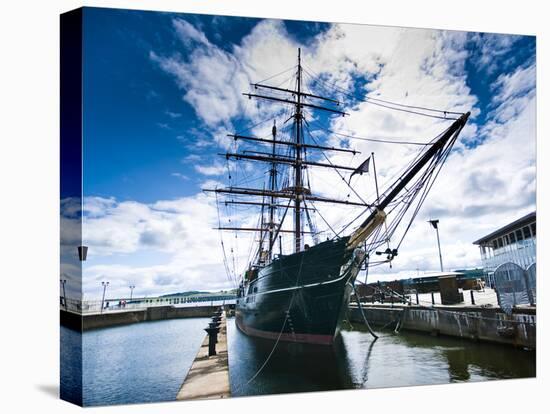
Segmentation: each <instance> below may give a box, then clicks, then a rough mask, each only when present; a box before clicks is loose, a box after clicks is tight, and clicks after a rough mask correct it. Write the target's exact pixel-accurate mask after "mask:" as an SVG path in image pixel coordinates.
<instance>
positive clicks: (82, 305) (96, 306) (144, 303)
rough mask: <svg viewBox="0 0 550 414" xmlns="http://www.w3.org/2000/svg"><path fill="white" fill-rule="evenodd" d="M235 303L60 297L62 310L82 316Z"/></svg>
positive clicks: (225, 300)
mask: <svg viewBox="0 0 550 414" xmlns="http://www.w3.org/2000/svg"><path fill="white" fill-rule="evenodd" d="M234 303H235V298H234V297H233V296H227V297H222V296H213V297H211V296H203V297H192V298H185V297H183V298H140V299H134V300H132V301H130V300H128V299H109V300H107V299H106V300H105V301H104V302H103V309H102V301H100V300H84V301H82V300H78V299H71V298H67V299H66V300H65V298H63V296H61V297H60V308H61V309H64V310H68V311H71V312H77V313H81V314H88V313H106V312H125V311H131V310H145V309H147V308H152V307H159V306H175V307H196V306H223V305H230V304H234Z"/></svg>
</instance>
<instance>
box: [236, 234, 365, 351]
mask: <svg viewBox="0 0 550 414" xmlns="http://www.w3.org/2000/svg"><path fill="white" fill-rule="evenodd" d="M348 240H349V238H348V237H344V238H342V239H338V240H331V241H326V242H323V243H320V244H318V245H316V246H314V247H311V248H310V249H308V250H305V251H302V252H300V253H295V254H292V255H288V256H280V257H278V258H276V259H275V260H273V262H272V263H271V264H269V265H267V266H265V267H263V268H261V269H260V270H259V271H258V272H257V274H256V275H255V276H253V277H251V280H249V281H248V283H247V284H246V285H245V286H244V289H243V290H244V291H241V292H240V293H239V297H238V299H237V306H236V314H235V316H236V323H237V326H238V327H239V329H240V330H241V331H242V332H244V333H245V334H247V335H250V336H256V337H261V338H268V339H274V340H282V341H292V342H303V343H315V344H324V345H330V344H332V343H333V341H334V338H335V337H336V335H337V334H338V332H339V330H340V324H341V322H342V320H343V318H344V316H345V313H346V311H347V308H348V304H349V298H350V295H351V292H352V290H353V288H352V284H353V282H354V281H355V278H356V276H357V274H358V272H359V269H360V267H361V263H362V261H363V258H364V253H363V252H362V251H361V250H359V249H355V250H353V251H352V250H349V249H347V247H346V245H347V241H348Z"/></svg>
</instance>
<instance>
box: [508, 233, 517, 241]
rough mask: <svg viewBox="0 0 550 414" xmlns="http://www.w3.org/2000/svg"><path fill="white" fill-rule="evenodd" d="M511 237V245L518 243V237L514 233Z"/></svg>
mask: <svg viewBox="0 0 550 414" xmlns="http://www.w3.org/2000/svg"><path fill="white" fill-rule="evenodd" d="M509 237H510V242H511V243H515V242H516V235H515V234H514V233H510V234H509Z"/></svg>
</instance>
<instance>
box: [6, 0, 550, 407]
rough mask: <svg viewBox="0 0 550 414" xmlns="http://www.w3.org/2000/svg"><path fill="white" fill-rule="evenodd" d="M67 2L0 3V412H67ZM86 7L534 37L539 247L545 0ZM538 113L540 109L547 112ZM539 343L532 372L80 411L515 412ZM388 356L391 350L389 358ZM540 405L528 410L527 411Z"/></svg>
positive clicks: (530, 393)
mask: <svg viewBox="0 0 550 414" xmlns="http://www.w3.org/2000/svg"><path fill="white" fill-rule="evenodd" d="M81 5H82V3H81V2H78V1H69V0H57V1H53V2H52V1H36V2H31V1H11V2H4V3H3V5H2V10H1V13H0V19H1V22H0V23H1V24H0V30H1V33H0V41H1V44H2V48H0V53H1V57H2V63H1V64H0V70H1V71H2V72H1V73H2V74H1V77H0V79H1V82H2V88H1V89H0V91H1V99H0V105H2V107H1V108H0V109H1V110H0V114H1V115H0V116H1V118H0V119H1V122H0V125H1V128H2V131H1V134H0V169H1V170H0V184H1V185H0V194H1V196H2V202H1V204H0V237H1V239H0V240H1V244H0V252H1V253H0V258H1V260H0V263H1V267H0V269H1V271H0V275H1V276H2V287H3V289H2V293H1V294H2V300H1V301H0V303H1V304H2V308H1V314H2V325H1V332H2V338H1V340H0V344H1V347H2V349H1V352H0V358H1V359H2V360H1V363H0V376H1V379H2V385H1V388H0V389H1V390H2V397H1V398H0V407H1V411H2V412H33V411H36V412H40V413H66V412H76V411H77V410H79V409H78V408H76V407H74V406H71V405H70V404H68V403H65V402H62V401H59V400H58V399H57V397H55V396H54V394H55V392H56V391H55V390H56V385H57V383H58V375H59V369H58V364H59V362H58V356H57V354H58V328H57V321H58V314H57V312H58V303H57V295H58V279H59V277H58V273H59V270H58V257H59V248H58V225H59V222H58V218H57V213H58V204H59V203H58V192H59V186H58V162H59V152H58V142H59V138H58V126H59V121H58V107H59V99H58V96H59V92H58V90H59V82H58V78H59V75H58V73H59V64H58V53H59V52H58V44H59V43H58V40H59V33H58V28H59V24H58V21H59V17H58V15H59V13H61V12H63V11H67V10H70V9H73V8H76V7H79V6H81ZM85 5H88V6H108V7H119V8H134V9H147V10H165V11H180V12H195V13H196V12H201V13H210V14H226V15H243V16H261V17H278V18H292V19H305V20H317V21H338V22H349V23H368V24H385V25H393V26H399V25H404V26H412V27H431V28H443V29H458V30H475V31H492V32H505V33H522V34H536V35H537V73H538V80H537V91H538V108H537V109H538V115H539V116H538V137H539V139H538V166H537V168H538V169H537V173H538V175H537V177H538V183H537V184H538V185H537V187H538V188H537V194H538V206H537V207H538V208H537V209H538V211H539V214H538V224H539V231H538V247H539V253H540V252H544V251H545V248H546V247H547V243H546V234H548V225H547V221H548V219H547V214H548V213H547V211H548V210H547V209H546V206H547V202H546V201H547V197H546V194H545V193H546V192H545V191H543V189H544V188H545V187H546V188H548V184H547V179H546V178H545V174H546V175H547V173H548V164H549V163H548V162H546V161H545V159H546V157H547V156H548V144H546V141H547V140H548V139H549V137H550V134H549V133H548V132H549V131H548V121H547V120H546V119H545V117H544V116H542V114H546V115H548V113H549V112H550V111H549V109H550V108H549V106H548V90H549V88H548V78H549V76H550V75H549V74H550V67H549V65H548V54H549V53H548V52H549V51H548V47H547V45H548V39H549V36H550V35H549V29H548V22H547V16H548V13H547V12H546V10H545V8H544V6H543V5H544V2H542V1H532V0H522V1H521V2H518V1H514V2H507V1H504V0H500V1H487V0H485V1H480V0H463V1H456V2H442V1H440V0H433V1H419V0H417V1H408V0H399V1H398V0H391V1H377V2H375V1H359V0H355V1H353V0H338V1H320V0H303V1H297V0H276V1H271V2H268V1H257V0H256V1H253V0H225V1H221V0H209V1H204V0H203V1H198V0H177V1H168V0H108V1H106V0H96V1H87V2H85ZM546 118H548V116H546ZM544 259H545V258H544V256H543V255H542V254H539V271H538V274H539V283H538V287H539V289H538V291H539V314H538V334H539V344H542V343H543V341H544V339H546V337H547V335H545V332H544V331H545V327H544V326H545V321H546V310H544V309H543V306H544V302H545V301H544V293H545V291H546V289H545V277H547V276H548V275H546V274H545V269H546V263H547V260H544ZM547 352H550V351H548V350H547V349H544V348H543V347H542V346H540V345H539V352H538V378H537V379H536V380H509V381H493V382H485V383H476V384H453V385H444V386H422V387H413V388H394V389H382V390H368V391H340V392H330V393H328V392H327V393H309V394H298V395H292V396H289V395H286V396H272V397H271V396H270V397H254V398H241V399H233V400H224V401H219V400H218V401H208V402H183V403H180V402H178V403H162V404H149V405H133V406H118V407H110V408H102V409H100V408H93V409H87V410H86V412H87V413H95V412H99V411H101V412H104V411H107V410H108V411H114V412H120V413H122V412H133V413H158V412H159V411H161V412H179V413H181V412H182V410H185V411H186V412H213V411H215V410H219V411H220V412H221V411H223V412H224V413H225V412H227V413H233V412H235V413H237V412H239V413H242V412H243V411H248V410H251V411H249V412H252V411H253V410H261V412H262V414H264V413H271V412H280V411H281V410H287V411H290V412H295V411H298V410H304V411H307V412H312V411H315V412H320V413H322V412H327V413H328V412H330V413H334V412H335V411H336V412H342V411H343V410H346V411H350V412H354V411H358V412H362V413H364V412H370V413H374V412H381V411H384V412H393V411H397V410H401V411H403V410H405V411H406V412H436V411H438V412H442V413H445V414H447V413H458V412H460V413H462V412H496V411H498V412H521V411H525V410H532V409H534V408H535V407H537V406H538V404H537V402H538V403H539V404H540V402H542V401H543V389H544V388H546V389H549V387H548V380H546V379H545V378H544V377H546V376H547V375H548V369H547V363H546V361H547V359H548V358H547V357H546V353H547ZM388 358H391V355H388ZM537 411H539V410H537Z"/></svg>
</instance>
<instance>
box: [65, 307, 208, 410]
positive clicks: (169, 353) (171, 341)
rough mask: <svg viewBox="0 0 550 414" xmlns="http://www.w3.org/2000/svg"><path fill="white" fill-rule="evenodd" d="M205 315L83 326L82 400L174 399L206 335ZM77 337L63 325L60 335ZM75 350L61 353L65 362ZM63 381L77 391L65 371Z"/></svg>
mask: <svg viewBox="0 0 550 414" xmlns="http://www.w3.org/2000/svg"><path fill="white" fill-rule="evenodd" d="M208 321H209V319H208V318H193V319H176V320H166V321H158V322H143V323H137V324H132V325H126V326H120V327H112V328H105V329H99V330H94V331H89V332H85V333H84V334H83V335H82V351H83V353H82V374H83V381H82V386H83V402H84V405H109V404H128V403H143V402H153V401H174V400H175V399H176V394H177V392H178V391H179V388H180V387H181V384H182V382H183V380H184V379H185V377H186V375H187V372H188V371H189V368H190V367H191V364H192V363H193V360H194V358H195V355H196V354H197V352H198V350H199V347H200V344H201V343H202V340H203V338H204V336H205V335H206V333H205V332H204V331H203V328H204V327H206V326H207V325H208ZM78 337H80V334H78V333H76V332H74V331H71V330H68V329H65V328H63V327H62V328H61V341H68V342H72V343H78ZM76 352H78V347H76V348H74V352H69V353H67V355H63V356H62V361H63V360H65V366H68V365H70V361H75V355H74V353H76ZM76 359H78V358H76ZM62 364H63V362H62ZM63 382H64V383H65V385H67V386H68V387H69V388H68V389H72V390H73V392H74V391H77V386H75V384H70V382H72V381H67V376H65V379H63V378H62V383H63ZM68 383H69V384H68Z"/></svg>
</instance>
